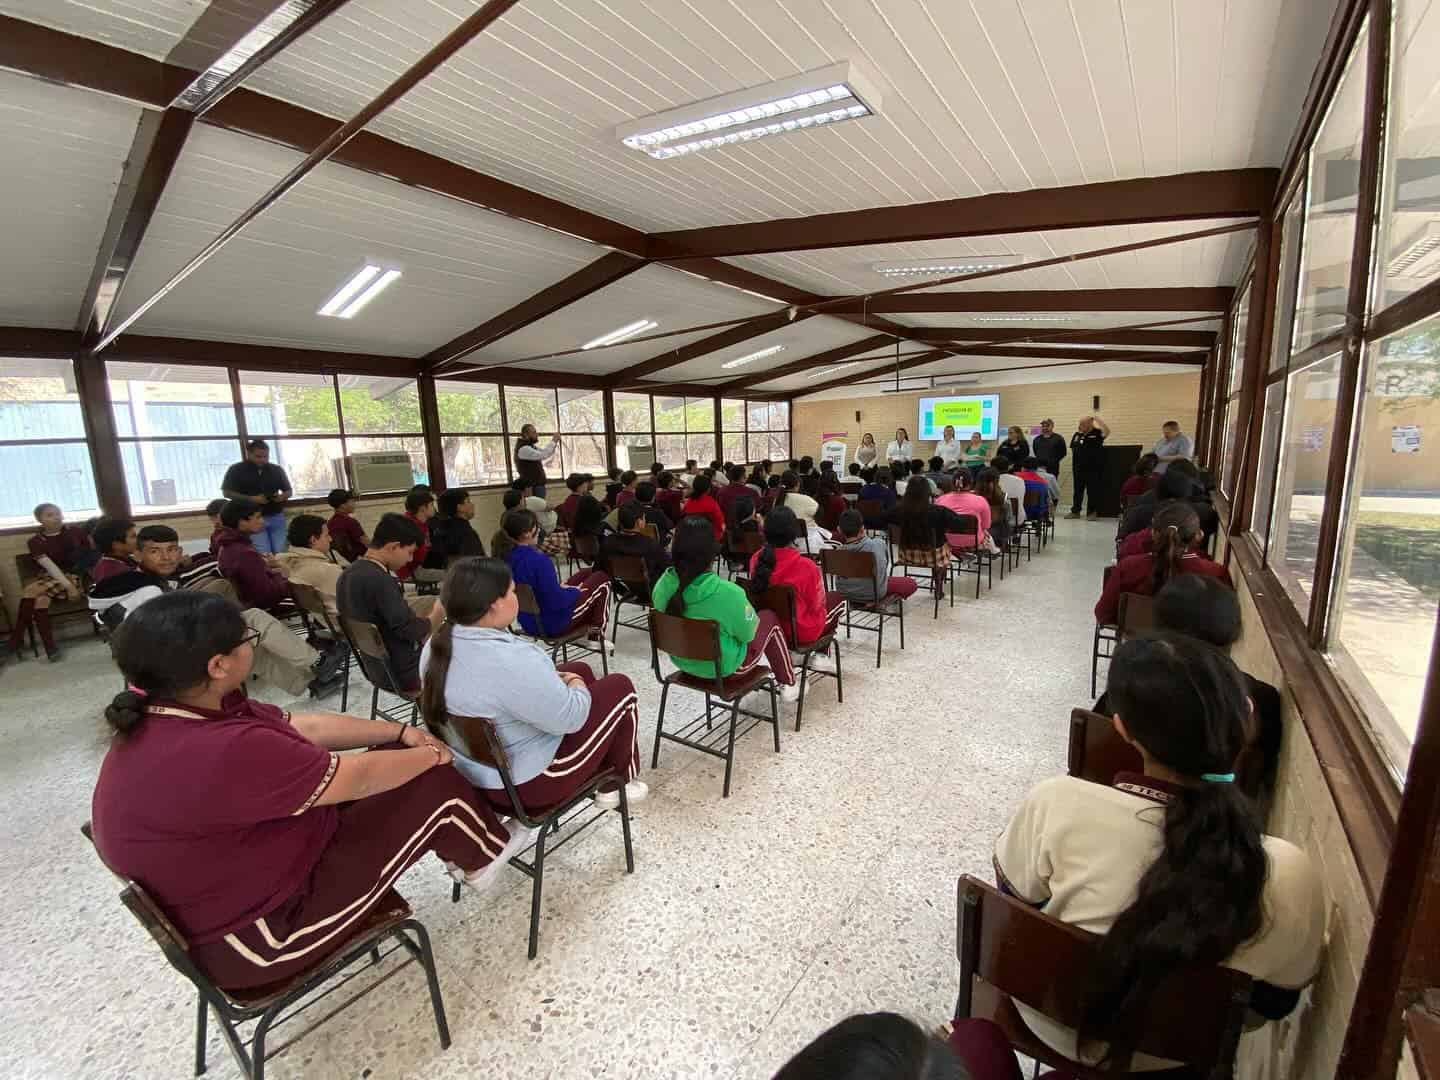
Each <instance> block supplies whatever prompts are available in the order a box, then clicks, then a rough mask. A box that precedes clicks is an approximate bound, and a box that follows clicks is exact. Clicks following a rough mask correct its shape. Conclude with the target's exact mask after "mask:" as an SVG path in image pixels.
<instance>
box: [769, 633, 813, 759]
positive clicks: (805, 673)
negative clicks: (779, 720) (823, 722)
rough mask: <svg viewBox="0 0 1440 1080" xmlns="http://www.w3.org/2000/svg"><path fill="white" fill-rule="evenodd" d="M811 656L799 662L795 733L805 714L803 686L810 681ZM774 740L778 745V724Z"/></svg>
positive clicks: (808, 655) (777, 748)
mask: <svg viewBox="0 0 1440 1080" xmlns="http://www.w3.org/2000/svg"><path fill="white" fill-rule="evenodd" d="M812 655H813V654H812V653H806V654H805V659H804V660H802V661H800V697H799V698H798V699H797V700H796V702H795V730H796V731H799V730H800V717H802V716H803V715H804V714H805V684H806V683H808V682H809V681H810V657H811V656H812ZM775 739H776V742H777V743H778V742H779V739H780V725H779V724H776V725H775ZM775 749H776V750H779V749H780V747H779V746H778V745H777V746H776V747H775Z"/></svg>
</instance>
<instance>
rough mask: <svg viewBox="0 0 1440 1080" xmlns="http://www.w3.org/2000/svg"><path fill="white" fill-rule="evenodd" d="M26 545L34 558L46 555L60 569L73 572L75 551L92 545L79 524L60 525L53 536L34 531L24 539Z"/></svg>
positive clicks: (74, 568)
mask: <svg viewBox="0 0 1440 1080" xmlns="http://www.w3.org/2000/svg"><path fill="white" fill-rule="evenodd" d="M26 546H27V547H28V548H29V549H30V554H31V555H33V556H35V558H37V559H38V558H40V557H41V556H47V555H48V556H49V557H50V559H51V560H52V561H54V563H55V565H56V566H58V567H59V568H60V569H61V570H64V571H65V572H66V573H75V572H76V571H77V567H76V566H75V555H76V553H77V552H79V551H80V550H82V549H84V548H88V547H91V546H92V545H91V543H90V536H89V534H87V533H86V532H85V530H84V529H82V528H80V526H79V525H62V526H60V531H59V532H58V533H56V534H55V535H54V536H46V535H45V533H43V532H38V533H36V534H35V535H34V536H32V537H30V539H29V540H28V541H26Z"/></svg>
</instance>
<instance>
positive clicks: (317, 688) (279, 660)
mask: <svg viewBox="0 0 1440 1080" xmlns="http://www.w3.org/2000/svg"><path fill="white" fill-rule="evenodd" d="M250 506H251V507H252V508H253V507H254V504H253V503H251V504H250ZM302 516H303V515H302ZM314 520H316V521H320V519H319V518H314ZM321 525H322V526H323V525H324V522H323V521H321ZM137 543H138V547H139V551H138V553H137V554H136V562H137V565H136V566H135V567H134V569H131V570H127V571H126V572H124V573H122V574H112V575H111V576H110V577H108V578H106V579H105V580H104V581H101V582H99V583H97V584H96V585H95V586H94V588H92V589H91V590H90V601H89V603H90V610H91V611H93V612H95V613H96V615H98V616H99V617H100V619H101V620H102V621H104V622H105V624H106V625H108V626H110V627H111V628H112V629H114V628H115V627H118V626H119V625H121V624H122V623H123V622H124V621H125V620H126V619H127V618H129V617H130V615H131V614H133V613H134V611H135V610H136V609H137V608H139V607H140V606H141V605H142V604H145V603H148V602H149V601H151V600H154V599H155V598H156V597H158V596H164V595H165V594H166V593H169V592H173V591H175V590H185V591H190V592H206V593H215V594H217V595H219V596H222V597H224V598H225V599H226V600H229V601H231V602H233V596H234V587H233V586H231V585H230V584H229V583H228V582H226V581H224V580H223V579H220V578H211V579H210V580H209V581H208V582H202V583H200V584H198V585H196V584H187V583H186V582H185V581H184V580H182V578H181V577H180V576H179V574H178V573H177V571H178V569H179V566H180V562H181V559H182V557H183V556H182V552H181V549H180V537H179V535H178V534H177V533H176V532H175V530H174V529H172V528H170V527H169V526H168V525H146V526H145V527H144V528H143V529H141V530H140V532H139V537H138V541H137ZM240 615H241V618H243V619H244V620H245V625H246V626H248V627H249V628H250V629H251V631H253V632H254V634H255V639H254V642H253V644H254V646H255V662H254V668H255V675H256V677H257V678H259V679H260V680H261V681H262V682H266V683H269V684H270V685H272V686H275V687H278V688H279V689H281V690H283V691H285V692H286V693H288V694H294V695H296V696H297V697H298V696H299V695H301V694H303V693H305V692H306V691H307V690H308V691H309V693H310V695H311V696H312V697H324V696H325V695H326V694H328V693H330V692H331V691H332V690H336V689H338V688H339V685H340V680H341V679H342V678H343V677H344V667H345V656H346V653H347V652H348V649H347V648H346V646H345V644H344V643H343V642H340V643H337V644H336V645H335V646H333V647H332V648H330V649H327V650H325V651H324V652H317V651H316V650H315V649H312V648H311V647H310V646H309V645H307V644H306V643H305V641H304V640H303V639H302V638H298V637H296V636H295V635H294V634H293V633H291V632H290V628H289V627H288V626H286V625H285V624H284V623H282V622H280V620H279V619H277V618H275V617H274V616H273V615H271V614H270V613H269V612H265V611H261V610H260V609H259V608H246V609H244V610H243V611H242V612H241V613H240Z"/></svg>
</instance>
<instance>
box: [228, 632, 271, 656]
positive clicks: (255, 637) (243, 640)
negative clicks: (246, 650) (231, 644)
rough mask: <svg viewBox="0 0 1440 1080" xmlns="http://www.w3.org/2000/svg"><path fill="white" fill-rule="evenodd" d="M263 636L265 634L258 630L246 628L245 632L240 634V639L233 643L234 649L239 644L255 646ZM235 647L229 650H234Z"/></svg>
mask: <svg viewBox="0 0 1440 1080" xmlns="http://www.w3.org/2000/svg"><path fill="white" fill-rule="evenodd" d="M264 636H265V635H264V634H262V633H261V632H260V631H259V630H254V629H250V630H246V631H245V633H243V634H241V635H240V640H239V641H237V642H236V643H235V649H238V648H239V647H240V646H241V645H249V646H250V647H251V648H252V649H253V648H256V647H258V646H259V644H260V639H261V638H263V637H264ZM235 649H231V650H230V651H231V652H234V651H235Z"/></svg>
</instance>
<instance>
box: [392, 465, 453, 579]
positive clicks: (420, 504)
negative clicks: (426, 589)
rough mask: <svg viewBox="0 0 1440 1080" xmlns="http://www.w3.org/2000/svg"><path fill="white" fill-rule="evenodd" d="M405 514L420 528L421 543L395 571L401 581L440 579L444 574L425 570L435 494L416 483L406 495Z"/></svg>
mask: <svg viewBox="0 0 1440 1080" xmlns="http://www.w3.org/2000/svg"><path fill="white" fill-rule="evenodd" d="M405 516H406V517H407V518H409V519H410V520H411V521H413V522H414V523H415V525H416V527H417V528H419V530H420V543H418V544H416V545H415V554H414V555H413V556H412V557H411V559H410V562H409V564H408V565H406V566H402V567H400V569H399V570H397V571H395V576H396V577H398V578H399V579H400V580H401V581H409V580H411V579H412V578H413V579H414V580H415V581H430V582H434V581H439V580H440V578H441V577H442V576H443V572H442V573H441V574H436V573H435V572H434V571H432V570H425V569H424V566H425V557H426V556H427V555H429V553H430V519H431V518H432V517H434V516H435V496H434V495H433V494H432V493H431V491H430V489H429V488H428V487H426V486H425V485H423V484H416V485H415V486H414V487H413V488H411V489H410V494H408V495H406V496H405Z"/></svg>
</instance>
